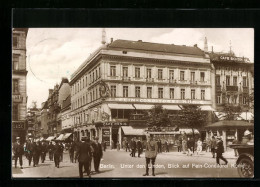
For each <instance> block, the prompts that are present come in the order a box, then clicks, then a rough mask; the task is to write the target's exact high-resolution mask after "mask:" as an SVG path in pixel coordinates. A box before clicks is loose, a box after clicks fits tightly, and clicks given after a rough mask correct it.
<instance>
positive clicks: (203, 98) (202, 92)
mask: <svg viewBox="0 0 260 187" xmlns="http://www.w3.org/2000/svg"><path fill="white" fill-rule="evenodd" d="M201 100H205V90H201Z"/></svg>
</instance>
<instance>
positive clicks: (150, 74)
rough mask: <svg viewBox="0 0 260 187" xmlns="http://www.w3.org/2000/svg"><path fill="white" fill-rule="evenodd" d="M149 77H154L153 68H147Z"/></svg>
mask: <svg viewBox="0 0 260 187" xmlns="http://www.w3.org/2000/svg"><path fill="white" fill-rule="evenodd" d="M147 78H148V79H150V78H152V70H151V69H150V68H147Z"/></svg>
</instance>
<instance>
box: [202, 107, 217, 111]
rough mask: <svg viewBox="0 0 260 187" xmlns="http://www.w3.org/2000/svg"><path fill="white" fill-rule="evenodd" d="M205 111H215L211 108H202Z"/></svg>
mask: <svg viewBox="0 0 260 187" xmlns="http://www.w3.org/2000/svg"><path fill="white" fill-rule="evenodd" d="M200 108H201V110H203V111H215V110H214V109H213V108H212V107H211V106H200Z"/></svg>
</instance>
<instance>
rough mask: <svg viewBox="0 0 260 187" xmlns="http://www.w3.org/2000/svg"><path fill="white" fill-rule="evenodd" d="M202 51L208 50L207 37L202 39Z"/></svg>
mask: <svg viewBox="0 0 260 187" xmlns="http://www.w3.org/2000/svg"><path fill="white" fill-rule="evenodd" d="M204 52H205V53H207V52H208V41H207V37H205V40H204Z"/></svg>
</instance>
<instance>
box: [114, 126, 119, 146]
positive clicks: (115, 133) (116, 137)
mask: <svg viewBox="0 0 260 187" xmlns="http://www.w3.org/2000/svg"><path fill="white" fill-rule="evenodd" d="M118 129H119V128H112V143H113V145H112V149H115V148H116V143H117V141H118Z"/></svg>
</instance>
